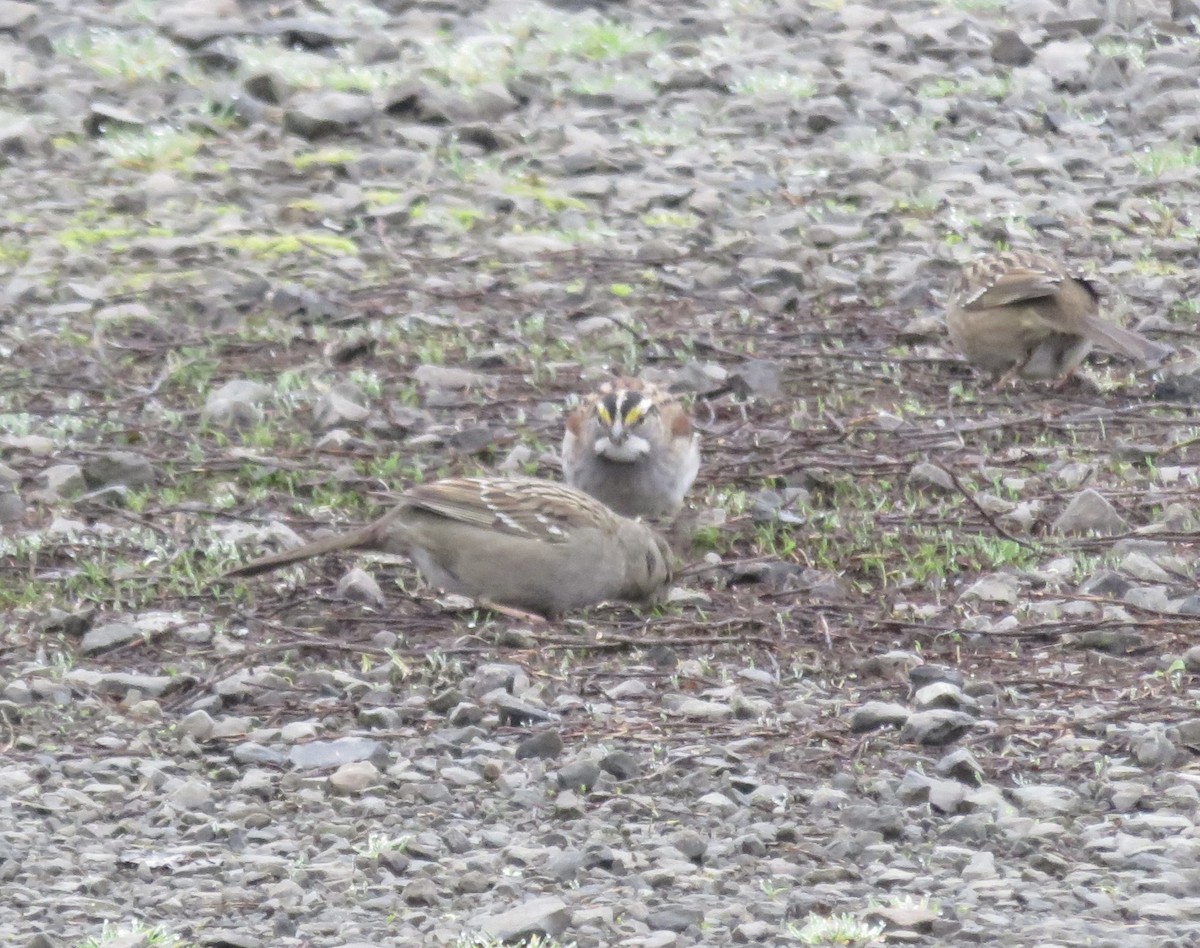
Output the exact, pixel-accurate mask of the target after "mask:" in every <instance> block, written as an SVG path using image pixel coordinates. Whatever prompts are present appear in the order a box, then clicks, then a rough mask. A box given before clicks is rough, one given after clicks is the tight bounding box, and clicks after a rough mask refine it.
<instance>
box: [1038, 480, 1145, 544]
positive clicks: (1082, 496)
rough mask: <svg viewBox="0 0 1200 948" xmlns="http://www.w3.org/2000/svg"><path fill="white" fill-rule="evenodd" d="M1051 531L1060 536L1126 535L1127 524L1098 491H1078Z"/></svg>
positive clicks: (1090, 489)
mask: <svg viewBox="0 0 1200 948" xmlns="http://www.w3.org/2000/svg"><path fill="white" fill-rule="evenodd" d="M1051 529H1053V530H1054V532H1055V533H1062V534H1068V535H1069V534H1098V535H1100V536H1113V535H1114V534H1118V533H1126V532H1127V531H1128V530H1129V524H1128V523H1127V522H1126V521H1125V518H1123V517H1122V516H1121V515H1120V514H1119V513H1117V510H1116V508H1115V507H1113V505H1112V504H1110V503H1109V502H1108V500H1107V499H1106V498H1105V497H1104V496H1103V495H1102V494H1100V493H1099V492H1098V491H1096V490H1093V489H1092V488H1090V487H1089V488H1088V489H1087V490H1083V491H1080V492H1079V493H1078V494H1076V495H1075V497H1074V498H1073V499H1072V500H1071V502H1070V503H1069V504H1067V507H1066V509H1065V510H1064V511H1063V512H1062V513H1061V514H1059V515H1058V518H1057V519H1056V520H1055V521H1054V523H1053V525H1052V527H1051Z"/></svg>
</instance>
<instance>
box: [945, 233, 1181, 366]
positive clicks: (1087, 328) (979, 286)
mask: <svg viewBox="0 0 1200 948" xmlns="http://www.w3.org/2000/svg"><path fill="white" fill-rule="evenodd" d="M1099 301H1100V295H1099V293H1098V292H1097V291H1096V289H1095V287H1094V286H1093V285H1092V283H1091V282H1090V281H1089V280H1088V279H1087V278H1086V277H1083V276H1080V275H1079V274H1077V273H1074V272H1072V271H1071V270H1068V269H1067V268H1066V267H1064V266H1063V265H1062V264H1061V263H1059V262H1058V261H1057V260H1055V259H1054V258H1053V257H1049V256H1046V255H1045V254H1041V253H1035V252H1033V251H1027V250H1013V251H1007V252H1004V253H997V254H992V255H991V256H988V257H984V258H982V259H980V260H977V261H976V262H974V263H971V264H968V265H967V266H965V267H963V270H962V273H961V274H960V275H959V278H958V281H957V283H956V284H955V286H954V288H953V289H952V290H951V293H950V298H949V301H948V305H947V309H946V328H947V329H948V330H949V332H950V338H951V340H952V341H953V342H954V344H955V345H956V346H957V347H958V348H959V349H960V350H962V353H963V355H965V356H966V357H967V359H968V361H970V362H973V363H975V364H976V365H978V366H979V367H981V368H983V369H987V370H988V371H991V372H994V373H996V374H997V375H998V376H1000V377H1001V383H1003V382H1006V381H1008V380H1010V379H1012V378H1014V377H1016V376H1020V377H1022V378H1027V379H1050V378H1059V379H1065V378H1066V377H1067V376H1068V375H1070V373H1071V372H1072V371H1073V370H1074V369H1075V368H1076V366H1078V365H1079V363H1080V362H1082V361H1083V360H1084V358H1085V357H1086V356H1087V354H1088V353H1089V352H1090V351H1091V350H1092V347H1093V346H1096V347H1098V348H1100V349H1103V350H1105V351H1106V352H1113V353H1116V354H1118V355H1123V356H1126V357H1127V358H1130V359H1136V360H1138V361H1139V362H1149V363H1154V362H1159V361H1161V360H1162V359H1164V358H1166V356H1167V355H1169V354H1170V353H1171V352H1172V351H1174V350H1173V349H1172V348H1171V347H1170V346H1164V345H1161V344H1159V343H1157V342H1153V341H1151V340H1149V339H1147V338H1146V337H1145V336H1142V335H1139V334H1138V333H1136V332H1133V331H1132V330H1129V329H1122V328H1121V327H1120V326H1116V325H1114V324H1112V323H1109V322H1106V321H1105V320H1103V319H1101V318H1100V317H1099V315H1098V312H1099V308H1100V307H1099Z"/></svg>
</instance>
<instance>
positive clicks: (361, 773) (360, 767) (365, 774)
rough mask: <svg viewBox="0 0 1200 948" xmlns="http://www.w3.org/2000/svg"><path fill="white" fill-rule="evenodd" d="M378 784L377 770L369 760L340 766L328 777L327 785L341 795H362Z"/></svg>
mask: <svg viewBox="0 0 1200 948" xmlns="http://www.w3.org/2000/svg"><path fill="white" fill-rule="evenodd" d="M378 782H379V770H378V768H377V767H376V766H375V765H374V764H372V763H371V762H370V761H369V760H357V761H353V762H351V763H348V764H342V766H340V767H339V768H338V769H337V770H335V771H334V772H333V773H332V774H331V775H330V777H329V783H330V785H331V786H333V788H334V789H336V790H339V791H341V792H342V793H362V792H363V791H364V790H368V789H370V788H371V787H373V786H375V784H377V783H378Z"/></svg>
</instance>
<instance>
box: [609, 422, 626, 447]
mask: <svg viewBox="0 0 1200 948" xmlns="http://www.w3.org/2000/svg"><path fill="white" fill-rule="evenodd" d="M626 434H627V431H626V429H625V425H624V424H623V423H622V421H621V419H620V418H615V419H613V423H612V427H611V428H609V429H608V440H609V441H611V442H612V443H613V444H624V443H625V435H626Z"/></svg>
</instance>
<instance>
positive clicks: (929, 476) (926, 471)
mask: <svg viewBox="0 0 1200 948" xmlns="http://www.w3.org/2000/svg"><path fill="white" fill-rule="evenodd" d="M908 483H909V485H910V486H912V487H916V488H933V489H935V490H940V491H944V492H946V493H949V492H951V491H953V490H954V489H955V487H954V479H953V478H952V477H951V476H950V475H949V473H947V472H946V471H945V470H944V469H943V468H941V467H938V465H936V464H930V463H929V462H928V461H923V462H921V463H920V464H914V465H913V468H912V470H911V471H909V472H908Z"/></svg>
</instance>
